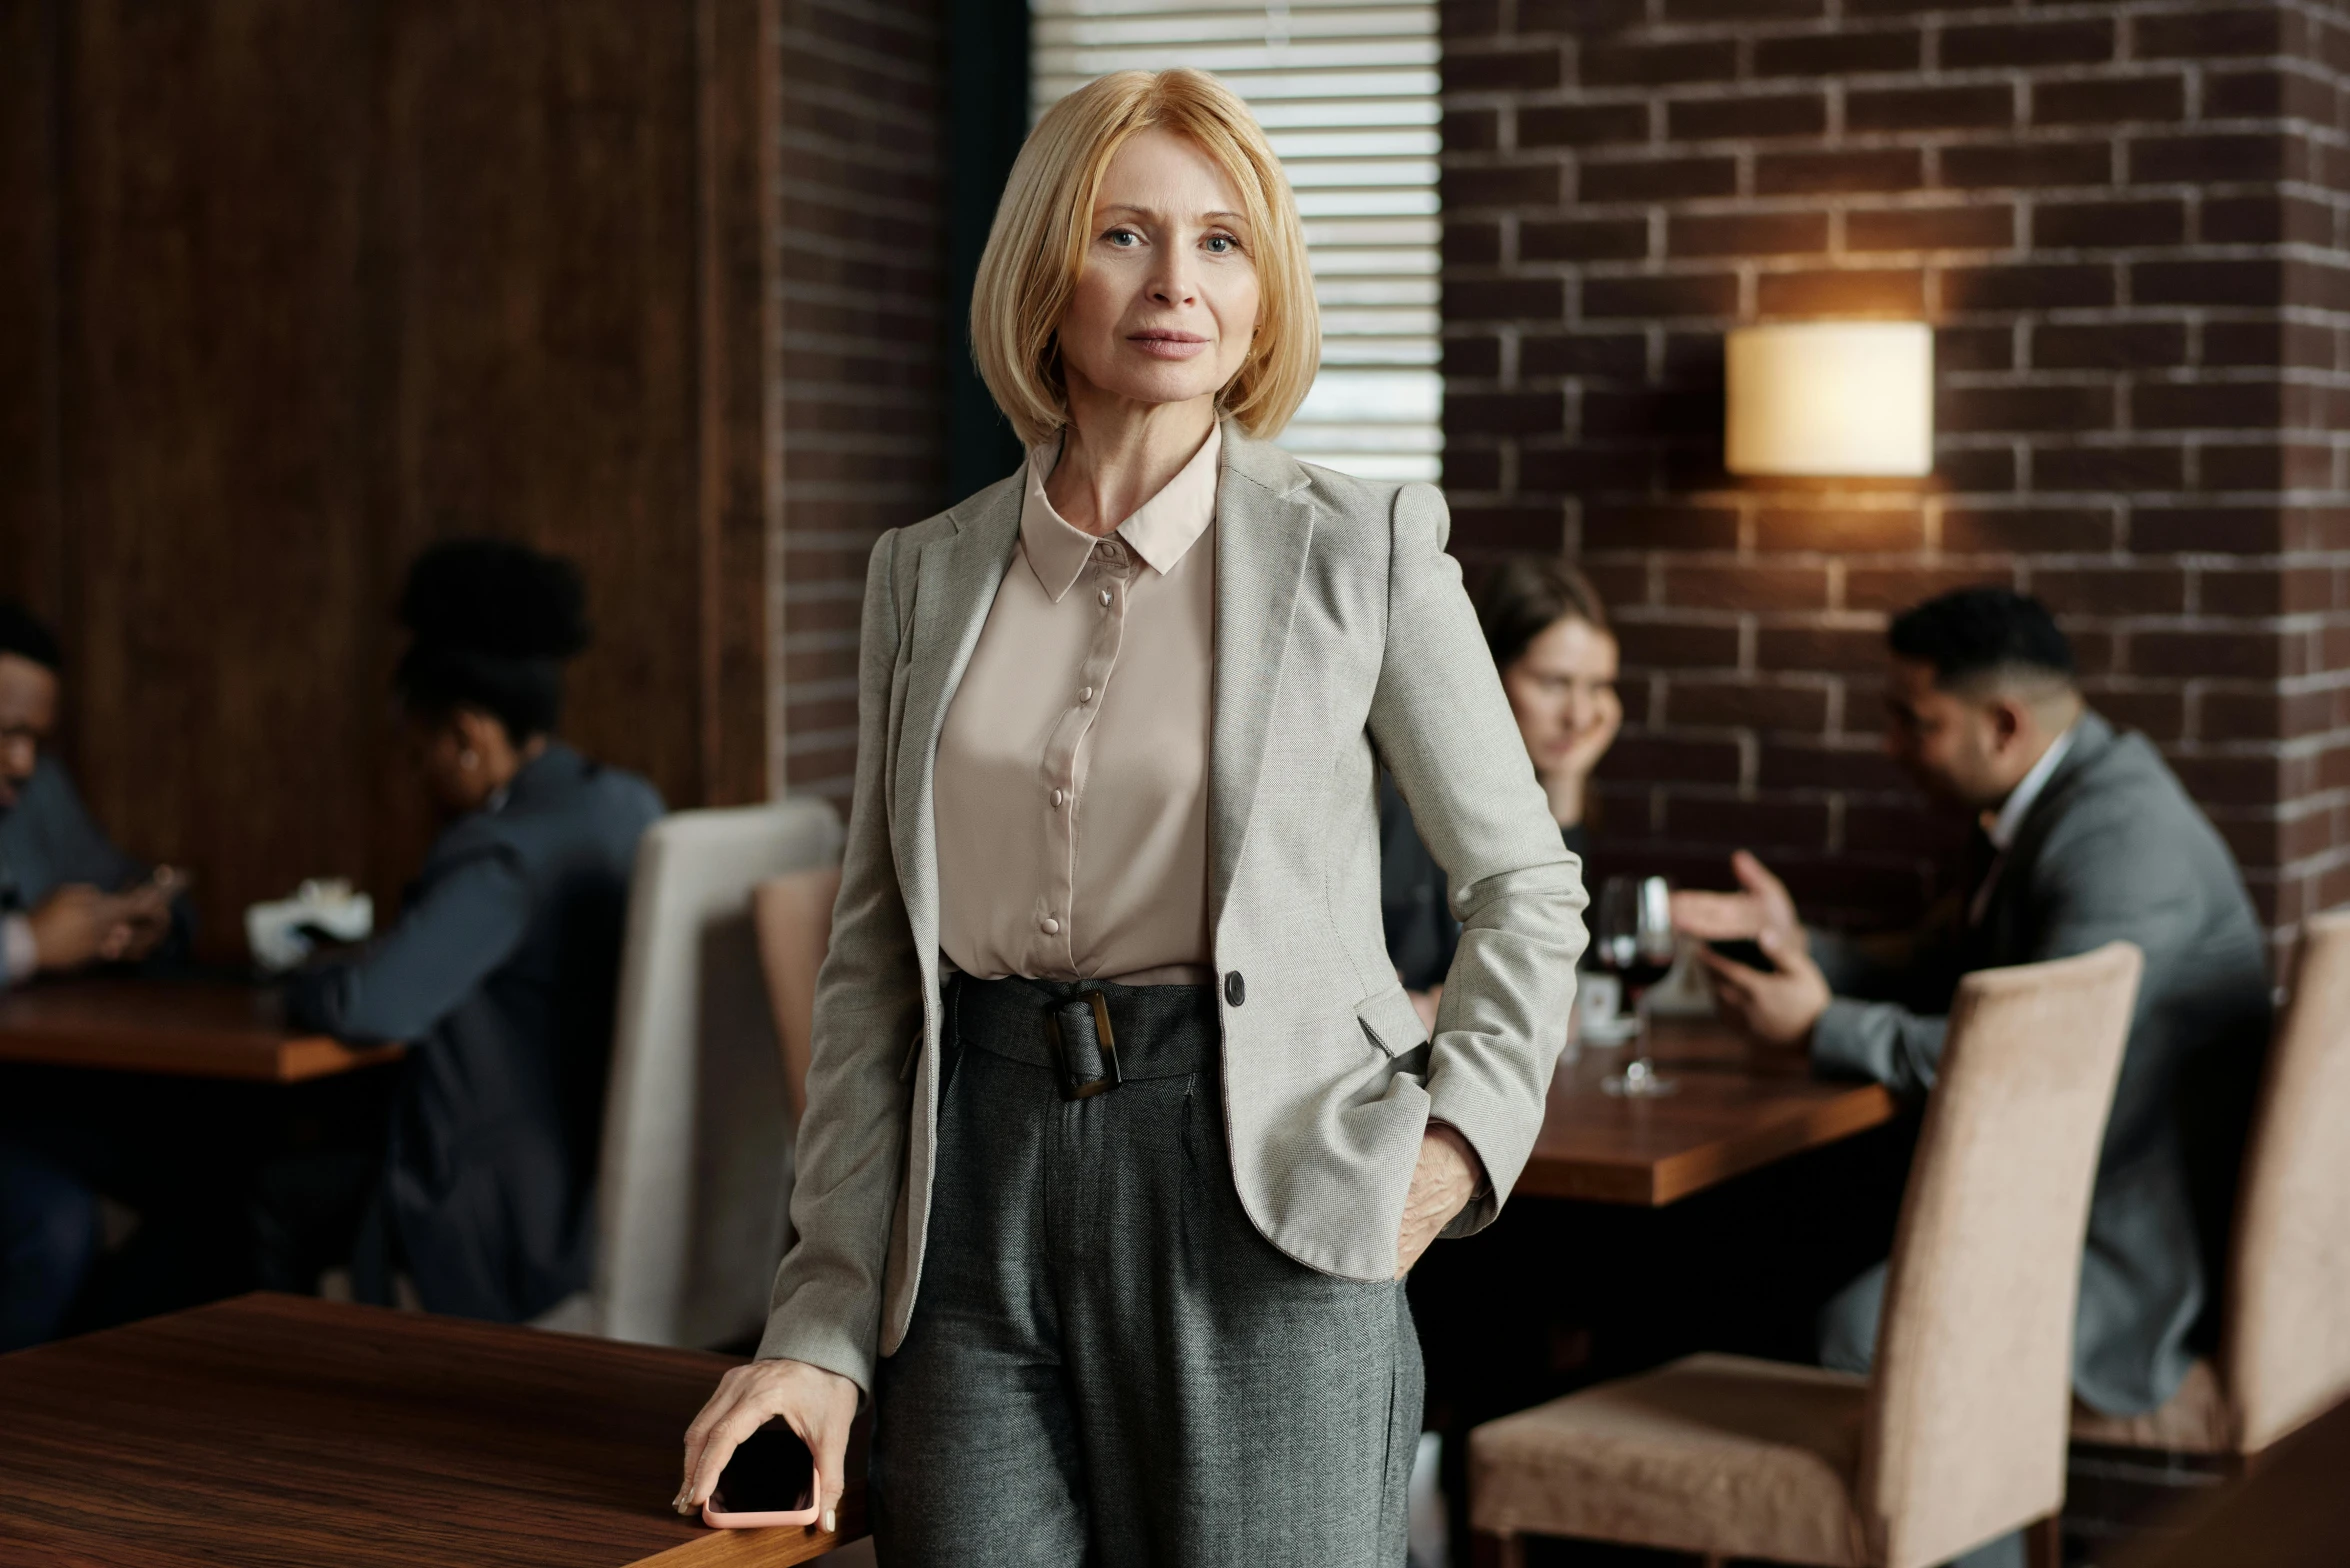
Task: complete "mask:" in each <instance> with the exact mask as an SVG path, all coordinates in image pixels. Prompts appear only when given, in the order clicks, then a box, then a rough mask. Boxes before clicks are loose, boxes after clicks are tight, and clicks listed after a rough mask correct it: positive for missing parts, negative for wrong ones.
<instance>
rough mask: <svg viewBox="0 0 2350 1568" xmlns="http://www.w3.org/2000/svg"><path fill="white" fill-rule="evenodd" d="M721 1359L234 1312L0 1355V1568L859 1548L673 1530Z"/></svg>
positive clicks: (472, 1567) (721, 1567) (370, 1566)
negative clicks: (689, 1449) (695, 1432)
mask: <svg viewBox="0 0 2350 1568" xmlns="http://www.w3.org/2000/svg"><path fill="white" fill-rule="evenodd" d="M730 1365H732V1362H731V1361H730V1360H729V1359H728V1358H727V1357H724V1356H716V1355H707V1354H704V1353H702V1352H699V1351H683V1350H661V1349H655V1348H652V1347H650V1346H644V1345H624V1344H619V1343H616V1342H614V1341H610V1340H600V1339H589V1338H585V1337H582V1336H578V1335H571V1334H555V1333H548V1332H545V1331H542V1330H537V1329H529V1328H516V1327H508V1326H504V1325H499V1324H490V1323H473V1322H466V1321H462V1320H459V1319H455V1318H439V1317H429V1316H426V1315H425V1314H423V1313H416V1312H395V1311H392V1310H389V1309H387V1308H381V1307H356V1306H349V1305H337V1304H335V1303H331V1302H325V1301H315V1300H311V1299H308V1298H305V1297H295V1296H271V1295H252V1296H243V1297H239V1298H237V1299H235V1300H233V1301H226V1302H221V1303H219V1304H217V1305H214V1306H209V1307H200V1308H197V1309H196V1310H194V1311H191V1312H179V1313H174V1314H171V1315H170V1316H167V1317H160V1318H150V1319H148V1320H147V1321H146V1322H143V1323H137V1324H133V1325H131V1326H130V1327H128V1328H118V1329H111V1330H108V1331H107V1332H104V1333H100V1334H90V1335H86V1336H84V1337H82V1338H80V1339H70V1340H65V1341H63V1342H61V1343H58V1344H54V1345H45V1346H42V1347H40V1348H38V1349H35V1350H23V1351H18V1352H17V1353H16V1354H14V1355H8V1356H0V1564H4V1565H10V1568H13V1565H15V1564H20V1563H21V1564H35V1563H39V1564H93V1565H94V1564H101V1563H102V1564H106V1565H108V1568H182V1565H193V1564H219V1563H287V1564H293V1563H320V1564H328V1563H331V1564H334V1565H336V1568H459V1565H463V1568H503V1565H511V1568H524V1565H530V1568H624V1565H635V1564H659V1565H660V1568H783V1565H786V1564H791V1563H803V1562H807V1561H810V1560H811V1559H813V1558H816V1557H819V1556H821V1555H823V1554H824V1553H825V1552H827V1551H830V1550H831V1549H832V1548H834V1547H835V1546H838V1545H840V1544H841V1543H842V1542H844V1541H847V1540H852V1539H854V1538H856V1537H857V1536H859V1535H862V1534H863V1533H864V1506H863V1504H864V1488H863V1485H862V1482H861V1481H859V1480H857V1479H856V1478H855V1476H856V1467H855V1466H853V1465H852V1479H851V1481H850V1485H849V1491H848V1495H847V1496H846V1497H845V1498H844V1499H843V1500H842V1507H841V1513H840V1519H839V1525H840V1529H839V1531H838V1533H837V1534H828V1533H826V1532H824V1531H821V1530H816V1529H772V1530H741V1531H736V1530H712V1529H709V1528H707V1527H706V1526H704V1525H702V1524H701V1523H700V1522H699V1521H698V1520H689V1519H682V1518H679V1517H678V1515H677V1514H676V1513H674V1512H673V1511H671V1509H670V1507H669V1500H670V1497H671V1496H672V1494H674V1493H675V1492H676V1490H677V1481H678V1473H679V1461H680V1458H681V1456H682V1453H683V1439H684V1433H685V1428H686V1424H687V1423H688V1422H689V1421H691V1420H692V1419H693V1416H694V1413H695V1411H697V1410H699V1409H700V1408H701V1405H702V1402H703V1400H704V1399H706V1398H707V1397H708V1396H709V1393H710V1390H711V1389H712V1388H713V1387H715V1386H716V1384H717V1382H718V1378H719V1375H720V1374H721V1373H722V1372H724V1371H725V1370H726V1368H727V1367H728V1366H730Z"/></svg>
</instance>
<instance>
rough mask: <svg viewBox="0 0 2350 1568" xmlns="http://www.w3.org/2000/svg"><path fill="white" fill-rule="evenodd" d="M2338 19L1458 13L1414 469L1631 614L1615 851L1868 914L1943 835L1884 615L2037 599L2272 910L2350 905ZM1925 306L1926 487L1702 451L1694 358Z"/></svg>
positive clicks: (1501, 536) (1902, 899) (2349, 581)
mask: <svg viewBox="0 0 2350 1568" xmlns="http://www.w3.org/2000/svg"><path fill="white" fill-rule="evenodd" d="M2346 22H2350V18H2345V16H2344V15H2342V14H2341V12H2340V10H2339V8H2338V7H2335V6H2331V5H2317V4H2300V3H2275V4H2250V5H2221V6H2214V5H2210V4H2203V3H2184V0H2102V3H2076V4H2068V5H2065V6H2062V7H2060V8H2059V7H2049V6H2043V5H2024V4H2020V3H2001V4H1975V5H1967V4H1957V3H1952V4H1930V5H1929V4H1912V3H1908V0H1842V3H1840V4H1830V3H1829V0H1772V3H1770V4H1767V5H1764V4H1754V5H1737V4H1732V5H1724V4H1721V3H1719V0H1594V3H1583V0H1454V3H1449V4H1447V5H1446V6H1445V7H1444V25H1445V28H1446V37H1445V48H1444V88H1445V168H1444V199H1445V211H1446V222H1445V261H1444V269H1445V271H1444V278H1445V289H1444V323H1445V326H1444V331H1445V366H1446V374H1447V409H1446V442H1447V452H1446V482H1447V486H1448V488H1449V490H1450V493H1451V497H1452V500H1453V504H1454V508H1455V513H1456V517H1457V518H1458V520H1459V521H1458V528H1457V530H1456V535H1455V538H1456V545H1457V547H1458V548H1460V549H1461V550H1462V551H1463V552H1464V553H1465V554H1468V555H1470V556H1478V555H1487V556H1490V555H1494V554H1498V553H1501V552H1505V551H1510V550H1555V549H1562V548H1563V549H1566V550H1568V551H1570V552H1573V553H1575V554H1577V555H1578V556H1579V558H1580V559H1581V560H1582V562H1583V563H1584V565H1585V566H1586V567H1587V568H1588V569H1589V570H1590V572H1591V573H1592V575H1593V576H1594V578H1595V579H1596V580H1597V581H1598V583H1599V585H1600V587H1601V589H1602V591H1603V592H1604V593H1605V594H1606V595H1607V597H1608V598H1609V600H1610V601H1611V603H1612V605H1613V606H1614V607H1615V610H1616V613H1617V615H1618V618H1619V621H1620V624H1621V627H1622V630H1623V633H1624V649H1625V656H1626V661H1627V678H1626V681H1625V691H1626V705H1627V713H1628V726H1627V731H1626V734H1625V738H1624V739H1623V741H1622V742H1621V743H1620V744H1619V745H1618V747H1617V748H1616V750H1615V752H1614V753H1613V754H1612V755H1611V756H1610V757H1609V759H1608V761H1607V763H1606V765H1605V767H1604V769H1603V791H1602V797H1603V799H1602V804H1603V807H1604V809H1605V812H1606V817H1605V820H1604V822H1603V824H1602V826H1601V832H1600V840H1601V843H1602V845H1603V847H1604V849H1605V852H1606V853H1607V854H1608V855H1611V856H1616V857H1620V859H1621V861H1622V862H1623V863H1627V864H1630V863H1638V864H1641V865H1654V866H1657V867H1659V868H1661V869H1669V870H1673V871H1676V872H1680V873H1684V874H1687V875H1689V876H1691V877H1694V878H1699V879H1702V880H1704V881H1707V882H1717V883H1718V882H1719V881H1720V880H1721V879H1722V878H1723V875H1724V872H1723V869H1722V859H1723V856H1724V855H1725V854H1726V852H1727V851H1728V850H1729V849H1731V848H1733V847H1735V846H1739V845H1745V846H1749V847H1752V848H1754V849H1755V850H1757V851H1758V852H1761V853H1763V854H1764V855H1765V856H1766V858H1769V859H1771V860H1773V861H1776V862H1778V863H1779V864H1781V865H1782V866H1783V867H1784V868H1785V869H1786V870H1787V871H1788V872H1789V873H1790V874H1791V877H1792V879H1793V880H1794V881H1795V883H1796V885H1797V887H1798V888H1799V890H1800V891H1801V892H1803V893H1804V894H1805V895H1806V897H1807V899H1808V900H1809V901H1810V903H1811V904H1812V906H1813V907H1814V908H1816V909H1819V910H1821V911H1824V912H1829V913H1831V914H1832V915H1833V916H1834V917H1836V918H1841V919H1845V920H1849V921H1852V922H1856V923H1871V924H1873V923H1882V922H1885V921H1889V920H1894V919H1899V918H1903V917H1906V916H1907V915H1909V914H1911V913H1912V912H1914V911H1915V910H1916V909H1917V907H1918V906H1919V905H1920V904H1921V903H1922V902H1923V901H1925V900H1926V899H1928V898H1929V897H1931V896H1933V895H1934V894H1936V893H1937V892H1938V891H1940V888H1939V885H1938V882H1937V876H1938V874H1939V873H1938V869H1937V868H1938V867H1939V866H1941V865H1943V864H1946V863H1947V862H1946V859H1945V856H1944V854H1943V851H1944V849H1945V848H1946V846H1947V845H1948V843H1949V841H1950V838H1951V829H1950V828H1949V826H1948V825H1947V824H1944V823H1941V822H1939V821H1938V819H1934V818H1930V817H1928V816H1927V815H1925V814H1924V813H1923V811H1922V810H1921V808H1920V806H1919V804H1918V802H1917V800H1916V798H1915V797H1914V795H1912V794H1911V793H1910V792H1909V791H1908V790H1907V788H1906V787H1905V786H1904V784H1903V781H1902V780H1901V779H1900V778H1899V777H1898V776H1897V775H1895V774H1894V772H1893V771H1892V769H1891V768H1890V767H1889V766H1888V765H1887V764H1886V763H1885V762H1884V760H1883V758H1882V757H1881V755H1880V754H1879V739H1878V730H1879V723H1880V720H1879V711H1880V694H1879V691H1878V674H1877V672H1878V669H1879V666H1880V661H1881V659H1882V636H1883V628H1884V625H1885V621H1886V618H1887V616H1888V614H1889V613H1891V612H1893V611H1895V610H1897V609H1899V608H1900V607H1902V606H1903V605H1906V604H1909V603H1912V602H1915V601H1916V600H1918V599H1920V598H1923V597H1926V596H1928V595H1930V594H1932V593H1934V592H1936V591H1938V590H1940V589H1943V588H1946V587H1949V586H1952V585H1955V584H1958V583H1964V582H1976V581H1989V582H1999V583H2008V584H2012V585H2014V586H2016V587H2018V588H2022V589H2025V590H2028V591H2030V592H2033V593H2037V594H2039V595H2041V596H2043V597H2044V598H2046V599H2047V600H2048V601H2049V602H2050V603H2051V604H2052V605H2053V606H2054V607H2055V608H2056V609H2057V610H2058V612H2059V614H2060V616H2061V617H2062V619H2063V621H2064V624H2065V625H2066V626H2067V628H2068V629H2069V630H2070V632H2071V634H2072V636H2073V637H2074V640H2075V642H2076V645H2077V647H2078V649H2079V651H2080V654H2081V656H2082V659H2083V662H2084V668H2085V673H2086V683H2087V686H2088V689H2089V692H2090V694H2091V698H2092V700H2093V701H2094V702H2095V703H2096V704H2097V706H2099V707H2100V708H2101V709H2103V710H2104V711H2105V712H2106V713H2108V714H2109V715H2110V716H2112V717H2113V718H2115V719H2116V720H2118V721H2121V722H2123V723H2125V724H2128V725H2132V726H2135V727H2137V728H2140V729H2142V730H2144V731H2145V732H2146V733H2147V734H2148V735H2149V736H2151V737H2152V738H2153V739H2154V740H2155V741H2156V742H2157V743H2158V744H2159V745H2160V746H2161V748H2162V749H2163V751H2164V752H2165V753H2166V755H2167V756H2168V757H2169V758H2170V759H2171V761H2172V763H2173V765H2174V766H2175V767H2176V768H2177V769H2178V771H2179V773H2180V775H2181V777H2182V778H2183V779H2184V780H2185V782H2186V784H2187V785H2188V787H2189V789H2190V790H2191V791H2192V792H2193V793H2194V794H2195V795H2196V797H2197V799H2198V800H2200V801H2201V802H2202V803H2203V804H2204V806H2205V807H2206V809H2207V810H2208V811H2209V812H2210V814H2211V816H2212V817H2213V819H2214V821H2215V822H2216V823H2217V824H2218V825H2219V827H2220V829H2221V831H2222V832H2223V833H2224V834H2225V835H2226V836H2227V837H2228V839H2229V840H2230V842H2231V843H2232V844H2233V845H2234V847H2235V849H2236V852H2237V854H2238V856H2239V858H2240V859H2241V861H2242V863H2243V865H2244V868H2245V871H2246V874H2247V878H2248V880H2249V881H2250V883H2251V886H2252V889H2253V893H2254V896H2255V898H2256V900H2257V901H2258V902H2259V904H2260V906H2261V908H2262V910H2263V913H2264V915H2265V916H2266V918H2267V919H2268V920H2269V921H2270V922H2271V924H2272V926H2273V927H2274V929H2275V930H2276V931H2277V933H2278V935H2279V937H2280V938H2282V939H2287V940H2289V938H2290V934H2291V932H2292V930H2293V928H2294V926H2295V925H2296V923H2297V922H2298V921H2299V920H2300V919H2301V918H2303V917H2304V916H2305V915H2306V914H2307V913H2309V912H2310V911H2312V910H2315V909H2318V908H2322V907H2325V906H2327V905H2330V904H2334V903H2339V902H2341V901H2342V900H2344V899H2345V898H2346V897H2350V821H2346V820H2345V817H2346V812H2350V794H2346V793H2345V791H2346V789H2350V681H2346V680H2345V673H2344V672H2345V671H2346V670H2350V570H2346V569H2345V568H2350V504H2346V503H2350V448H2346V444H2345V436H2344V434H2343V432H2344V430H2345V428H2346V420H2345V415H2346V414H2350V403H2346V401H2345V399H2346V394H2350V332H2346V331H2345V328H2346V327H2350V314H2345V307H2346V306H2350V271H2345V269H2344V268H2343V267H2342V265H2341V251H2342V248H2343V246H2344V244H2345V241H2346V240H2350V228H2346V221H2350V220H2346V216H2345V214H2346V210H2350V208H2346V204H2345V191H2346V190H2350V138H2346V136H2345V131H2346V130H2350V99H2346V98H2345V96H2344V93H2343V78H2342V75H2341V72H2342V69H2343V66H2344V64H2345V62H2346V61H2350V28H2346V25H2345V24H2346ZM1872 315H1875V316H1895V317H1906V318H1922V319H1926V320H1929V321H1931V322H1933V323H1934V324H1935V326H1936V328H1937V340H1936V353H1937V357H1938V362H1939V363H1938V374H1937V382H1938V388H1939V400H1938V410H1937V419H1938V441H1937V457H1936V467H1935V473H1934V476H1933V478H1932V479H1931V480H1929V481H1927V482H1924V483H1922V484H1899V483H1896V484H1888V483H1863V482H1849V483H1793V482H1782V483H1776V484H1759V483H1752V482H1745V483H1742V482H1739V481H1737V480H1734V479H1732V478H1730V477H1728V476H1726V475H1725V474H1724V473H1723V472H1722V470H1721V342H1722V336H1723V333H1724V332H1725V331H1726V330H1727V329H1729V328H1731V327H1733V326H1736V325H1738V324H1741V323H1745V322H1755V321H1769V320H1790V319H1806V318H1818V317H1835V316H1872Z"/></svg>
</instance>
